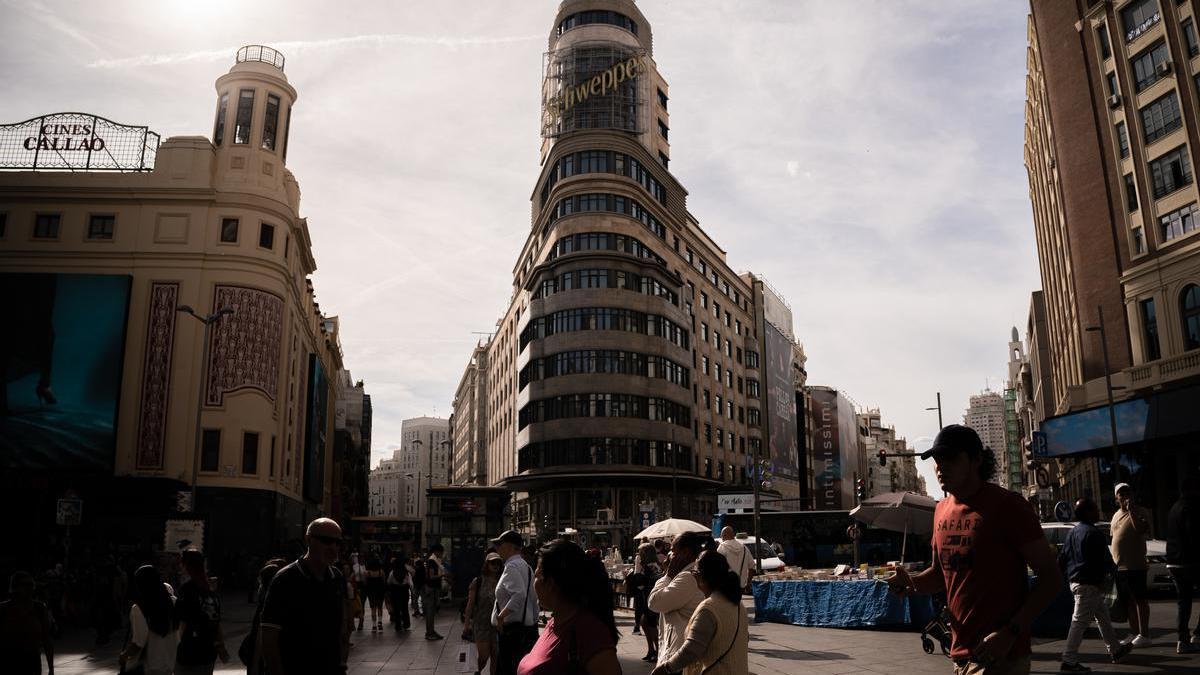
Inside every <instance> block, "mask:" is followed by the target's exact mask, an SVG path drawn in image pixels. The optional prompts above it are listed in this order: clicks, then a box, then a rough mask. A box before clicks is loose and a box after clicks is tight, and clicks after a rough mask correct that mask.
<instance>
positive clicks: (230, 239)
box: [221, 218, 238, 244]
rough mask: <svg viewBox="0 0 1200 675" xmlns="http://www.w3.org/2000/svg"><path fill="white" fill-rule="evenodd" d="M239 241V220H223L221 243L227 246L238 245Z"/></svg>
mask: <svg viewBox="0 0 1200 675" xmlns="http://www.w3.org/2000/svg"><path fill="white" fill-rule="evenodd" d="M237 240H238V219H237V218H222V219H221V241H222V242H224V243H226V244H236V243H237Z"/></svg>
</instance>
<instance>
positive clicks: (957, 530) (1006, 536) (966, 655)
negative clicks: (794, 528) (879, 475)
mask: <svg viewBox="0 0 1200 675" xmlns="http://www.w3.org/2000/svg"><path fill="white" fill-rule="evenodd" d="M930 457H932V458H933V460H934V462H936V465H937V477H938V482H939V483H941V485H942V489H943V490H945V491H946V492H948V493H949V494H950V496H949V497H947V498H945V499H943V500H942V501H940V502H938V505H937V509H936V510H935V511H934V515H933V542H932V543H933V562H932V564H931V565H930V567H929V569H927V570H925V571H924V572H921V573H920V574H917V575H915V576H909V574H908V573H907V572H906V571H904V569H903V568H900V569H898V570H897V571H896V574H895V575H893V576H892V577H891V578H890V579H888V585H889V586H891V588H892V590H893V591H894V592H896V593H899V594H905V593H908V592H912V591H916V592H919V593H937V592H941V591H944V592H945V593H946V604H947V606H948V609H949V610H950V630H951V633H952V634H953V638H954V639H953V643H952V645H951V649H950V657H951V658H952V659H954V663H955V672H956V673H957V674H958V675H1009V674H1010V673H1011V674H1014V675H1015V674H1017V673H1028V672H1029V667H1030V663H1029V654H1030V648H1029V628H1030V626H1031V625H1033V622H1034V620H1035V619H1036V618H1037V617H1038V615H1040V614H1041V613H1042V611H1043V610H1045V609H1046V607H1047V606H1048V605H1049V604H1050V602H1051V601H1053V600H1054V597H1055V595H1057V594H1058V591H1059V588H1060V586H1061V584H1062V577H1061V575H1060V573H1059V570H1058V564H1057V561H1056V559H1055V554H1054V550H1053V549H1052V548H1051V547H1050V545H1049V544H1048V543H1047V542H1046V537H1045V535H1044V534H1042V527H1041V524H1040V523H1039V522H1038V518H1037V514H1035V513H1034V511H1033V508H1032V507H1031V506H1030V505H1029V503H1028V502H1027V501H1025V500H1024V499H1023V498H1022V497H1021V496H1020V495H1018V494H1016V493H1014V492H1009V491H1008V490H1005V489H1004V488H1002V487H1000V486H999V485H996V484H994V483H989V482H988V481H989V480H990V479H991V478H992V476H993V475H994V474H995V472H996V459H995V455H994V454H993V453H992V451H991V449H985V448H984V447H983V443H982V442H980V440H979V436H978V434H976V433H975V430H974V429H971V428H970V427H965V426H961V425H958V424H952V425H950V426H948V427H946V428H944V429H942V430H941V432H939V433H938V435H937V438H936V439H935V440H934V441H933V447H932V448H930V449H929V450H927V451H925V452H924V453H922V454H921V459H929V458H930ZM1026 565H1028V566H1029V567H1031V568H1033V573H1034V574H1035V575H1036V577H1037V580H1036V581H1035V582H1034V584H1033V587H1032V588H1030V587H1029V584H1028V581H1027V579H1026V572H1025V567H1026Z"/></svg>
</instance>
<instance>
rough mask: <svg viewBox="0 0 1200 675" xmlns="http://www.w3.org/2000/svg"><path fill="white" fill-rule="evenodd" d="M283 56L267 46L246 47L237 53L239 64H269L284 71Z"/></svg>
mask: <svg viewBox="0 0 1200 675" xmlns="http://www.w3.org/2000/svg"><path fill="white" fill-rule="evenodd" d="M283 61H284V58H283V54H280V53H279V52H278V51H276V50H274V49H271V48H270V47H267V46H265V45H246V46H245V47H242V48H241V49H239V50H238V52H237V62H238V63H269V64H271V65H272V66H275V67H276V68H278V69H280V70H283Z"/></svg>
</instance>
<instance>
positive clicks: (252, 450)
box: [242, 431, 258, 474]
mask: <svg viewBox="0 0 1200 675" xmlns="http://www.w3.org/2000/svg"><path fill="white" fill-rule="evenodd" d="M242 473H248V474H257V473H258V434H256V433H254V432H252V431H247V432H246V433H244V434H242Z"/></svg>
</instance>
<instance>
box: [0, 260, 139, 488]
mask: <svg viewBox="0 0 1200 675" xmlns="http://www.w3.org/2000/svg"><path fill="white" fill-rule="evenodd" d="M129 287H130V278H129V277H128V276H116V275H88V274H0V298H4V307H5V309H4V324H5V325H4V329H3V330H2V331H0V358H2V359H3V362H2V363H3V368H0V371H2V372H3V373H4V381H3V383H2V384H3V387H0V467H2V468H3V469H5V470H8V469H39V470H62V471H111V470H112V465H113V456H114V451H115V447H116V417H117V404H118V401H119V400H120V393H121V368H122V365H123V363H124V360H125V325H126V319H127V314H128V309H129Z"/></svg>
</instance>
